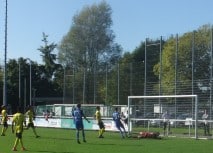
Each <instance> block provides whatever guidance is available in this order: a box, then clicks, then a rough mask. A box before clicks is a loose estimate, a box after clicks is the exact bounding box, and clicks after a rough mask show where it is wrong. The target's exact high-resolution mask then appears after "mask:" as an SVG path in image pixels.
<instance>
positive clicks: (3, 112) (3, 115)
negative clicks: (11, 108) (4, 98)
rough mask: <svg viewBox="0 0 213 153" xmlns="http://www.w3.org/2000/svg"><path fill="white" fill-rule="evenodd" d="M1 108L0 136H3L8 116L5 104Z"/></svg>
mask: <svg viewBox="0 0 213 153" xmlns="http://www.w3.org/2000/svg"><path fill="white" fill-rule="evenodd" d="M1 108H2V111H1V115H2V120H1V122H2V124H3V127H2V132H1V136H5V132H6V131H7V128H8V124H7V120H8V116H7V109H6V106H5V105H2V106H1Z"/></svg>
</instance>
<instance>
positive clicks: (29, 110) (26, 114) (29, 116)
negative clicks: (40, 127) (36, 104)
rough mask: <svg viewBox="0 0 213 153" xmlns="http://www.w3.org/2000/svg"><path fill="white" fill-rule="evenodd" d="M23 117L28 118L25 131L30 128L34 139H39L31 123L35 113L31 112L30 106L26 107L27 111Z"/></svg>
mask: <svg viewBox="0 0 213 153" xmlns="http://www.w3.org/2000/svg"><path fill="white" fill-rule="evenodd" d="M25 116H26V117H28V124H27V128H26V129H27V130H28V129H29V128H30V127H31V128H32V129H33V133H34V134H35V137H36V138H38V137H40V136H38V135H37V133H36V130H35V126H34V123H33V120H34V116H35V113H34V111H33V107H32V106H29V107H28V111H27V112H26V113H25Z"/></svg>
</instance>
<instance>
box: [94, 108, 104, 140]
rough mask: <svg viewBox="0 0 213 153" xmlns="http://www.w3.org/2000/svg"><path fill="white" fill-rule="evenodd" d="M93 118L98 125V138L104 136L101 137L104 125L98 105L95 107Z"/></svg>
mask: <svg viewBox="0 0 213 153" xmlns="http://www.w3.org/2000/svg"><path fill="white" fill-rule="evenodd" d="M95 118H96V121H97V123H98V126H99V135H98V137H99V138H104V137H103V133H104V132H105V126H104V123H103V121H102V119H101V113H100V106H97V107H96V112H95Z"/></svg>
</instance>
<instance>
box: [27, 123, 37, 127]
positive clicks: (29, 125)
mask: <svg viewBox="0 0 213 153" xmlns="http://www.w3.org/2000/svg"><path fill="white" fill-rule="evenodd" d="M30 127H32V128H34V127H35V126H34V124H33V123H28V124H27V128H30Z"/></svg>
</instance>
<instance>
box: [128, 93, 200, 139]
mask: <svg viewBox="0 0 213 153" xmlns="http://www.w3.org/2000/svg"><path fill="white" fill-rule="evenodd" d="M186 97H188V98H190V97H191V98H194V99H195V139H198V134H197V125H198V115H197V114H198V113H197V112H198V96H197V95H155V96H128V110H130V105H131V101H130V99H139V98H144V99H152V98H154V99H155V98H186ZM129 123H130V118H128V133H130V124H129Z"/></svg>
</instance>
